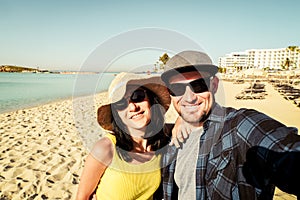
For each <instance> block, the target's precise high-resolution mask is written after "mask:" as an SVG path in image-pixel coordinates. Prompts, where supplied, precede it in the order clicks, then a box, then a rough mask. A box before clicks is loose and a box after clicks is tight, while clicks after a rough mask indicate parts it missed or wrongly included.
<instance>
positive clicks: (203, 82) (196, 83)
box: [168, 77, 210, 96]
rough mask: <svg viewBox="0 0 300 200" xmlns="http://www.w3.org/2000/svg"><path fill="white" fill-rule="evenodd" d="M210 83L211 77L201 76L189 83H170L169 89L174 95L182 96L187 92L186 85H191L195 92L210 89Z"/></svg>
mask: <svg viewBox="0 0 300 200" xmlns="http://www.w3.org/2000/svg"><path fill="white" fill-rule="evenodd" d="M209 85H210V77H207V78H199V79H196V80H193V81H191V82H189V83H173V84H169V86H168V90H169V93H170V94H171V95H172V96H182V95H183V94H184V93H185V89H186V86H189V87H190V88H191V89H192V91H193V92H194V93H201V92H206V91H208V88H209Z"/></svg>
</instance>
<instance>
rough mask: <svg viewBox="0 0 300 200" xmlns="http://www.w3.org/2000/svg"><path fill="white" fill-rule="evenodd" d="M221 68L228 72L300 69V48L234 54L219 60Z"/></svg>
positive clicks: (252, 50) (247, 51)
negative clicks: (253, 69) (252, 69)
mask: <svg viewBox="0 0 300 200" xmlns="http://www.w3.org/2000/svg"><path fill="white" fill-rule="evenodd" d="M218 65H219V67H221V68H226V72H234V71H240V70H244V69H250V68H258V69H265V68H267V69H283V68H284V67H285V68H289V69H299V68H300V48H299V47H298V46H290V47H287V48H280V49H250V50H246V51H245V52H233V53H230V54H227V55H226V56H224V57H220V58H219V63H218Z"/></svg>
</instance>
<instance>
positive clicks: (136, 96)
mask: <svg viewBox="0 0 300 200" xmlns="http://www.w3.org/2000/svg"><path fill="white" fill-rule="evenodd" d="M146 96H147V94H146V90H143V89H137V90H135V91H134V92H133V93H132V95H131V96H130V97H127V98H125V97H123V98H122V99H121V100H120V101H118V102H116V103H114V104H113V105H114V107H115V108H116V109H117V110H124V109H125V108H127V106H128V104H129V101H130V102H133V103H139V102H142V101H144V100H145V99H146Z"/></svg>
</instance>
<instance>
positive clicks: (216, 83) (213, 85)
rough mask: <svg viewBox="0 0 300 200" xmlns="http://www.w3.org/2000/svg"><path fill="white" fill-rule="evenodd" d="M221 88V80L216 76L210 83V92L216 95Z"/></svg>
mask: <svg viewBox="0 0 300 200" xmlns="http://www.w3.org/2000/svg"><path fill="white" fill-rule="evenodd" d="M218 87H219V78H218V77H216V76H214V77H213V79H212V80H211V81H210V90H211V92H212V93H213V94H216V92H217V91H218Z"/></svg>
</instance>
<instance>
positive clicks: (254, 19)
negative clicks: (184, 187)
mask: <svg viewBox="0 0 300 200" xmlns="http://www.w3.org/2000/svg"><path fill="white" fill-rule="evenodd" d="M299 2H300V1H298V0H286V1H282V0H263V1H261V0H251V1H250V0H248V1H245V0H227V1H224V0H206V1H204V0H195V1H192V0H185V1H178V2H176V1H174V0H173V1H167V0H166V1H157V0H152V1H142V0H127V1H121V0H120V1H114V0H111V1H101V0H100V1H96V0H90V1H79V0H72V1H68V0H51V1H46V0H35V1H34V0H26V1H24V0H0V13H1V17H0V65H18V66H26V67H33V68H36V67H39V68H41V69H49V70H72V71H78V70H82V71H85V70H91V71H99V70H105V71H124V70H126V69H129V68H130V67H132V66H140V65H154V63H155V62H156V61H157V60H158V58H159V56H161V55H162V54H163V53H164V52H167V51H168V48H169V46H167V47H166V46H160V45H159V43H157V41H154V40H157V38H155V37H154V36H153V38H152V37H151V36H152V32H151V30H152V29H155V30H162V31H163V32H164V33H167V35H168V34H169V33H171V35H170V38H171V39H170V41H168V42H169V44H176V43H178V44H176V45H181V44H179V43H180V41H184V40H181V39H180V41H179V40H178V39H176V37H174V38H173V37H172V34H173V35H174V34H175V35H176V34H177V36H180V37H182V38H189V39H190V40H192V41H193V42H195V43H196V44H198V45H199V46H200V47H201V48H202V49H203V50H204V51H205V52H206V53H207V54H208V55H210V56H211V58H212V60H213V63H214V64H217V62H218V58H219V57H221V56H225V55H226V54H228V53H230V52H239V51H245V50H247V49H270V48H286V47H287V46H300V26H299V19H300V12H299V7H300V3H299ZM143 30H146V32H145V33H144V32H143ZM136 32H138V33H143V34H144V35H142V36H141V35H139V36H135V35H134V33H136ZM128 33H130V34H128ZM124 35H125V36H128V35H129V36H128V37H121V36H124ZM153 35H155V34H153ZM180 37H179V38H180ZM140 38H142V39H140ZM122 39H123V40H122ZM163 40H164V41H165V40H168V38H167V39H166V38H164V39H163ZM136 41H140V42H141V43H143V44H144V42H145V43H147V42H148V41H151V42H153V45H152V43H149V44H145V46H144V47H143V45H142V44H140V46H139V48H137V49H134V48H135V47H130V45H131V44H132V43H134V42H136ZM118 44H119V45H118ZM147 45H148V46H147ZM149 45H150V47H151V48H149ZM107 47H113V48H107ZM183 47H185V46H184V45H183ZM105 48H107V51H106V50H105ZM99 49H100V50H99ZM98 50H99V51H98ZM97 51H98V53H101V55H99V54H97V53H96V52H97ZM108 52H110V53H111V54H108ZM173 53H176V52H173ZM170 54H171V55H172V53H170ZM95 57H97V59H98V60H101V62H98V63H94V64H95V65H93V64H90V62H89V61H90V60H91V59H93V58H95ZM87 65H90V66H87ZM100 65H103V66H100Z"/></svg>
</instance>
